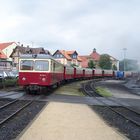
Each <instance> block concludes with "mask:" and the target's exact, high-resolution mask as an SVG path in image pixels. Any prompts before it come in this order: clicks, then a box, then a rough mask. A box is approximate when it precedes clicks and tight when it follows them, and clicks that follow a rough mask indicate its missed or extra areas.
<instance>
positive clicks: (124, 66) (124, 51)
mask: <svg viewBox="0 0 140 140" xmlns="http://www.w3.org/2000/svg"><path fill="white" fill-rule="evenodd" d="M126 51H127V48H123V53H124V61H123V70H124V71H125V70H126V60H125V59H126Z"/></svg>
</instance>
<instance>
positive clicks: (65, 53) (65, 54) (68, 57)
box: [58, 50, 71, 60]
mask: <svg viewBox="0 0 140 140" xmlns="http://www.w3.org/2000/svg"><path fill="white" fill-rule="evenodd" d="M58 51H59V52H60V53H61V54H63V55H64V57H66V59H68V60H71V57H70V56H69V55H68V53H67V51H65V50H58Z"/></svg>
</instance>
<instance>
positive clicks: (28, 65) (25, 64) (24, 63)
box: [20, 60, 34, 70]
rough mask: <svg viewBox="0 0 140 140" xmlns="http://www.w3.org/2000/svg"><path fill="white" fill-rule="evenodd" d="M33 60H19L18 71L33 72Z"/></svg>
mask: <svg viewBox="0 0 140 140" xmlns="http://www.w3.org/2000/svg"><path fill="white" fill-rule="evenodd" d="M33 64H34V62H33V60H21V61H20V69H21V70H33Z"/></svg>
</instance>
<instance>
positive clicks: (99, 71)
mask: <svg viewBox="0 0 140 140" xmlns="http://www.w3.org/2000/svg"><path fill="white" fill-rule="evenodd" d="M93 76H94V77H102V76H103V70H102V69H94V70H93Z"/></svg>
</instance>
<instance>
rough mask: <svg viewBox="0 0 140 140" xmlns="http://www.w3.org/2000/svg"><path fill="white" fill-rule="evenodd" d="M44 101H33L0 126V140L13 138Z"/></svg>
mask: <svg viewBox="0 0 140 140" xmlns="http://www.w3.org/2000/svg"><path fill="white" fill-rule="evenodd" d="M45 104H46V102H37V101H36V102H34V103H32V104H31V105H30V106H29V107H27V108H25V109H24V110H23V111H21V112H20V113H19V114H18V115H17V116H16V117H15V118H13V119H11V120H9V121H8V122H7V123H5V124H4V125H2V126H0V140H11V139H15V138H16V137H17V136H18V135H19V134H20V132H21V131H22V130H23V129H24V128H25V127H26V126H27V125H28V123H29V122H30V121H32V120H33V118H34V117H35V116H36V115H37V113H39V112H40V110H41V109H42V108H43V107H44V105H45Z"/></svg>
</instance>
